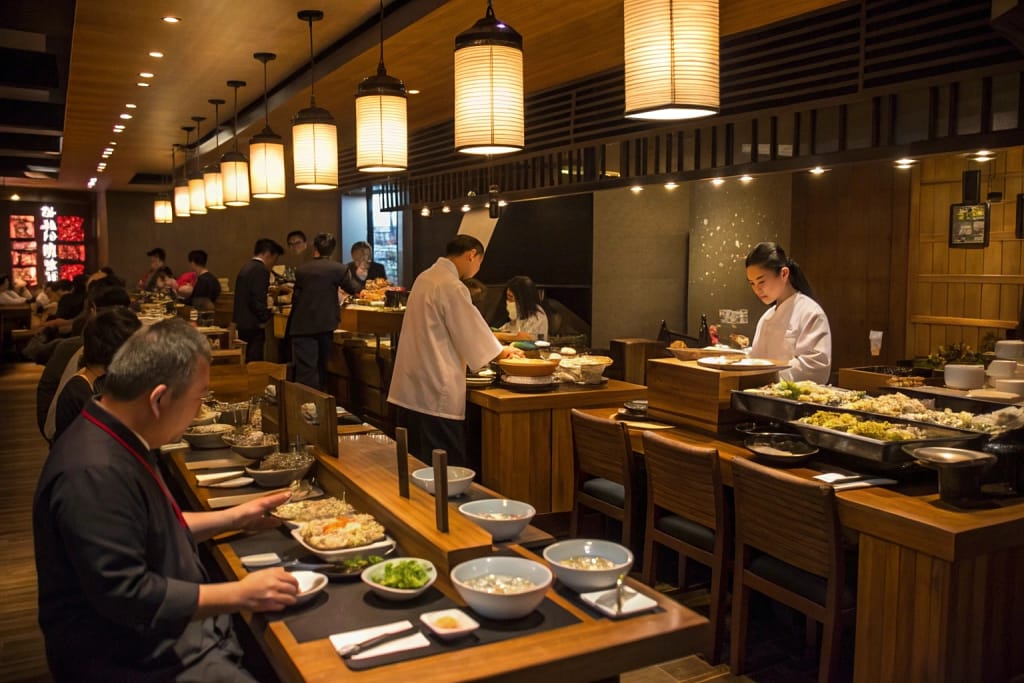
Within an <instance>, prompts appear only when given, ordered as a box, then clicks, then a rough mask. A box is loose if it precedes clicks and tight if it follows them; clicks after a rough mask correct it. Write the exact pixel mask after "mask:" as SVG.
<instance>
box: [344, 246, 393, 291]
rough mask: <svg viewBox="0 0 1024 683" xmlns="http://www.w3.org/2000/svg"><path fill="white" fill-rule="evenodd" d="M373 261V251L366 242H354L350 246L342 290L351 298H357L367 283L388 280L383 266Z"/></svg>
mask: <svg viewBox="0 0 1024 683" xmlns="http://www.w3.org/2000/svg"><path fill="white" fill-rule="evenodd" d="M372 259H373V250H372V249H371V248H370V245H369V244H367V243H366V242H356V243H355V244H353V245H352V260H351V261H349V262H348V263H347V264H345V282H344V283H343V284H342V289H344V290H345V291H346V292H348V293H349V294H351V295H352V296H359V292H361V291H363V289H364V288H365V287H366V283H367V281H369V282H373V281H374V280H376V279H377V278H381V279H383V280H386V279H388V274H387V272H386V271H385V270H384V265H383V264H381V263H377V262H376V261H374V260H372Z"/></svg>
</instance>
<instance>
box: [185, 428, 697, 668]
mask: <svg viewBox="0 0 1024 683" xmlns="http://www.w3.org/2000/svg"><path fill="white" fill-rule="evenodd" d="M338 450H339V456H338V457H337V458H334V457H330V456H327V455H326V454H325V453H324V452H323V451H319V450H316V451H315V452H316V458H317V461H318V465H317V468H316V483H317V486H319V487H321V488H322V489H323V490H324V491H326V492H327V493H329V494H332V495H336V496H339V497H340V496H344V497H345V498H346V500H348V502H350V503H352V504H353V505H354V506H355V508H356V509H357V510H359V511H360V512H367V513H370V514H372V515H373V516H374V517H375V518H376V519H377V520H378V521H380V522H381V523H382V524H383V525H384V526H385V528H386V529H387V532H388V534H389V535H390V536H391V537H393V538H394V539H395V540H396V541H397V543H398V545H399V547H400V548H401V551H402V553H403V554H407V555H414V556H417V557H423V558H426V559H429V560H430V561H431V562H433V563H434V565H435V566H436V567H437V569H438V579H437V582H436V583H435V584H434V585H435V587H436V588H438V589H439V590H440V592H441V593H442V594H443V596H444V598H445V599H447V600H450V601H452V602H454V603H455V604H457V605H459V606H463V605H464V604H465V603H463V602H462V600H461V599H460V598H459V596H458V594H457V592H456V591H455V590H454V588H453V586H452V584H451V581H450V580H449V578H448V570H449V569H450V568H451V567H453V566H455V565H456V564H457V563H459V562H462V561H465V560H468V559H471V558H475V557H481V556H487V555H492V554H496V553H499V554H512V555H517V556H520V557H525V558H528V559H531V560H535V561H541V562H543V560H541V559H540V558H539V557H538V556H537V555H535V554H534V553H533V552H532V551H531V550H530V549H529V548H527V547H526V546H527V545H530V544H532V542H536V541H538V540H541V539H546V540H548V541H549V540H551V539H550V537H546V535H545V534H544V532H542V531H540V530H539V529H532V528H528V530H527V531H526V532H524V534H523V535H521V536H520V537H519V538H517V539H513V541H512V542H509V543H502V544H495V543H493V542H492V540H491V537H490V535H489V534H488V533H486V532H485V531H484V530H483V529H482V528H480V527H478V526H477V525H475V524H473V523H472V522H471V521H470V520H468V519H467V518H465V517H463V516H462V515H461V514H459V512H458V510H457V508H458V504H459V503H461V502H463V501H462V500H459V499H452V500H451V501H448V502H447V503H446V504H447V510H448V514H449V531H448V532H441V531H439V530H438V529H437V527H436V524H435V509H436V508H435V499H434V497H433V495H431V494H429V493H427V492H426V491H424V490H421V489H420V488H418V487H416V486H415V485H413V486H411V487H410V495H409V498H403V497H401V496H400V495H399V493H398V484H397V477H396V474H395V472H396V470H397V459H396V455H395V446H394V442H392V441H390V440H389V439H387V438H386V437H383V436H382V435H358V436H342V437H339V444H338ZM165 457H166V463H167V465H168V469H169V473H170V479H171V480H172V481H173V482H174V483H175V484H176V485H177V488H178V489H179V491H180V495H181V496H182V497H183V498H184V500H185V502H186V504H189V505H190V506H191V507H192V508H193V509H197V510H202V509H208V507H209V501H210V499H211V497H214V496H221V495H223V494H224V492H223V491H217V490H213V491H214V492H211V489H209V488H203V487H200V486H198V485H197V482H196V479H195V473H196V470H192V469H189V467H188V463H189V461H190V460H191V459H192V458H193V456H192V455H191V452H190V451H189V450H187V449H182V450H177V451H171V452H169V453H167V454H166V456H165ZM421 465H422V463H420V462H418V461H417V460H415V458H410V461H409V466H410V471H412V470H413V469H415V468H416V467H419V466H421ZM471 494H472V495H474V496H481V495H483V496H497V495H498V494H497V493H496V492H494V491H490V490H489V489H486V488H484V487H481V486H478V485H474V487H473V488H472V489H471ZM264 533H266V532H264ZM239 538H240V534H224V535H221V536H220V537H218V538H216V539H213V540H212V541H209V542H207V546H208V548H209V551H210V554H211V555H212V557H213V559H214V561H215V562H216V564H217V565H218V568H219V570H220V572H221V573H223V574H224V575H225V577H226V578H227V579H229V580H230V579H238V578H241V577H243V576H245V574H246V570H245V568H244V567H243V566H242V564H241V562H240V560H239V557H238V553H236V552H235V550H234V549H233V545H232V544H233V543H238V542H239ZM249 540H250V541H251V539H249ZM626 583H627V586H628V587H629V588H630V589H632V590H635V591H636V592H638V593H640V594H642V595H644V596H647V597H649V598H650V599H651V600H653V601H654V603H655V606H654V608H653V609H651V610H649V611H645V612H643V613H638V614H635V615H630V616H628V617H624V618H620V619H614V618H610V617H606V616H604V615H601V614H600V613H598V612H596V611H593V610H591V609H589V608H587V607H586V606H585V605H584V604H583V603H582V602H581V601H580V600H579V598H578V596H575V595H574V594H571V593H570V592H569V591H568V590H567V589H565V588H564V587H560V586H559V585H558V584H557V583H556V584H553V586H552V588H551V589H549V590H548V592H547V594H546V600H545V605H548V607H549V609H551V610H555V611H558V612H559V613H561V614H563V615H567V616H566V618H567V619H569V620H571V621H572V622H573V623H569V624H567V625H559V626H557V627H552V628H549V629H547V630H540V631H528V632H523V633H522V634H518V633H517V634H516V635H515V636H514V637H505V638H504V639H502V640H500V641H499V642H486V643H481V644H479V645H476V646H473V647H464V648H461V649H460V648H454V647H453V648H452V649H451V650H450V651H448V650H447V649H446V648H443V647H442V648H441V650H442V651H440V652H437V653H436V654H430V655H429V656H425V657H422V658H418V659H409V660H405V661H399V662H395V663H390V664H384V665H381V666H377V667H374V668H369V669H366V670H362V671H354V670H351V669H350V668H349V667H348V666H346V664H345V663H344V662H343V660H342V658H341V657H339V656H338V654H337V653H336V652H335V651H334V649H333V647H332V646H331V643H330V641H329V640H328V639H327V638H326V637H322V638H316V639H313V640H308V639H307V640H302V639H301V638H299V637H297V636H296V633H294V632H293V631H292V629H291V628H290V627H289V625H288V620H287V619H268V618H266V617H265V616H263V615H259V614H250V613H243V614H242V618H243V621H244V623H245V624H246V627H247V628H248V629H249V630H250V631H251V632H252V635H253V637H254V639H255V641H256V642H257V643H258V644H259V645H260V647H261V648H262V650H263V652H264V654H265V655H266V657H267V659H268V660H269V662H270V663H271V665H272V666H273V668H274V669H275V671H276V673H277V674H278V676H279V677H280V678H281V679H282V680H284V681H312V682H317V681H338V680H345V681H348V680H352V681H368V682H372V681H387V682H388V683H393V682H394V681H403V680H415V681H417V682H426V683H429V682H434V681H437V682H440V681H461V680H488V681H539V680H545V681H547V680H564V681H599V680H617V679H618V675H619V674H620V673H623V672H626V671H630V670H634V669H638V668H641V667H645V666H649V665H652V664H655V663H657V662H661V661H665V660H667V659H673V658H677V657H682V656H684V655H687V654H690V653H693V652H697V651H700V650H701V649H702V648H703V647H704V646H705V643H706V641H707V640H708V638H709V637H710V631H709V626H708V621H707V619H705V618H704V617H702V616H700V615H699V614H697V613H695V612H693V611H691V610H690V609H688V608H686V607H683V606H682V605H680V604H679V603H677V602H675V601H674V600H672V599H670V598H667V597H665V596H663V595H661V594H660V593H658V592H657V591H655V590H653V589H651V588H649V587H647V586H645V585H643V584H642V583H639V582H636V581H634V580H632V579H628V580H627V582H626ZM368 590H369V589H366V590H365V591H359V590H358V587H357V588H356V589H355V591H356V593H357V594H359V595H362V594H364V593H366V592H367V591H368ZM363 602H366V599H365V598H363ZM331 604H333V603H331ZM339 608H340V609H344V608H345V606H344V605H339ZM363 608H365V605H363ZM298 609H301V608H298ZM463 609H465V607H463ZM535 614H538V613H535ZM300 641H301V642H300Z"/></svg>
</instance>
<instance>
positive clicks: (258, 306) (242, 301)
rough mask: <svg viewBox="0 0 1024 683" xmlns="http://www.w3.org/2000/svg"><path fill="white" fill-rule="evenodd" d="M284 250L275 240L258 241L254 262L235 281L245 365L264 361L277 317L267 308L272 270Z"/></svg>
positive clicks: (236, 322) (240, 272)
mask: <svg viewBox="0 0 1024 683" xmlns="http://www.w3.org/2000/svg"><path fill="white" fill-rule="evenodd" d="M283 253H284V247H282V246H281V245H280V244H278V243H277V242H275V241H274V240H272V239H267V238H265V237H264V238H262V239H258V240H256V246H255V247H254V248H253V257H252V259H251V260H250V261H249V262H248V263H246V264H245V265H244V266H242V270H240V271H239V272H238V277H236V278H235V311H234V316H233V318H234V321H235V326H236V327H237V328H238V338H239V339H241V340H242V341H244V342H245V343H246V344H245V362H246V363H249V362H251V361H254V360H263V345H264V343H265V341H266V338H267V333H266V326H267V323H269V322H270V320H271V319H272V318H273V317H274V314H273V312H272V311H271V310H270V307H269V306H267V290H268V289H269V288H270V269H271V268H273V267H274V264H275V263H277V257H278V256H280V255H281V254H283Z"/></svg>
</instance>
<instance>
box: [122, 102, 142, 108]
mask: <svg viewBox="0 0 1024 683" xmlns="http://www.w3.org/2000/svg"><path fill="white" fill-rule="evenodd" d="M124 108H125V109H138V108H139V105H137V104H132V103H131V102H129V103H128V104H126V105H124Z"/></svg>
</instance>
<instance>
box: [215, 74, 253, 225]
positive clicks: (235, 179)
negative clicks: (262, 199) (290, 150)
mask: <svg viewBox="0 0 1024 683" xmlns="http://www.w3.org/2000/svg"><path fill="white" fill-rule="evenodd" d="M228 87H229V88H234V89H235V116H234V119H233V123H232V124H231V129H232V137H233V138H234V139H235V149H234V151H231V152H227V153H226V154H225V155H224V156H222V157H221V158H220V174H221V176H223V178H224V203H225V204H227V205H228V206H249V160H248V159H246V158H245V155H244V154H242V153H241V152H239V151H238V89H239V88H243V87H245V81H228Z"/></svg>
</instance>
